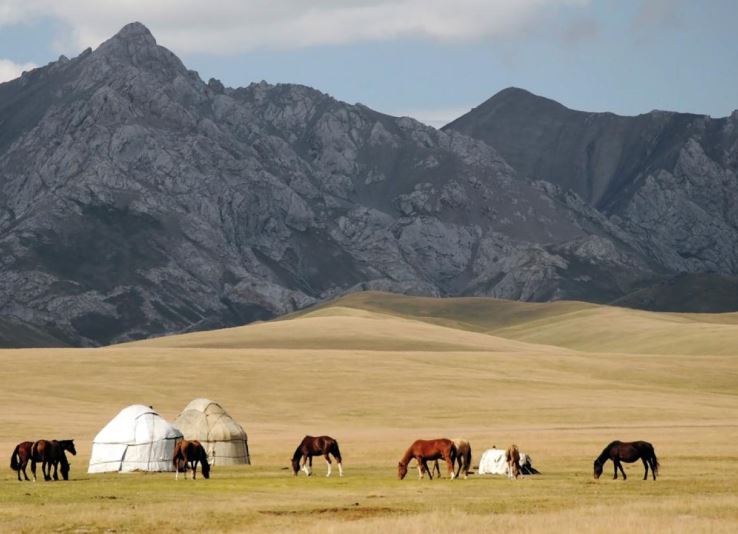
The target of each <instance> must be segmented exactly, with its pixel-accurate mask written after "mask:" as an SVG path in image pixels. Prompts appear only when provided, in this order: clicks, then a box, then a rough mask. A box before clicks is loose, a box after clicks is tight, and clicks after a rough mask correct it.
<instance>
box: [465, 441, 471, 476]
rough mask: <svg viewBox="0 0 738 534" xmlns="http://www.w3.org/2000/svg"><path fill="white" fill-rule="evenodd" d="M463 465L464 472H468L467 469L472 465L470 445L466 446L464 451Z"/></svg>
mask: <svg viewBox="0 0 738 534" xmlns="http://www.w3.org/2000/svg"><path fill="white" fill-rule="evenodd" d="M464 463H465V464H466V465H465V466H464V469H465V470H466V471H469V468H471V464H472V450H471V444H470V443H467V444H466V451H464Z"/></svg>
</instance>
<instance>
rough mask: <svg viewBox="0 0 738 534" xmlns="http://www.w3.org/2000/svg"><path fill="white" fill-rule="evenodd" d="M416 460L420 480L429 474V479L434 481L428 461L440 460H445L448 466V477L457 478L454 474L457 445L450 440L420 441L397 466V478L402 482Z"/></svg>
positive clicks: (412, 446)
mask: <svg viewBox="0 0 738 534" xmlns="http://www.w3.org/2000/svg"><path fill="white" fill-rule="evenodd" d="M413 458H415V461H416V462H417V463H418V478H419V479H422V478H423V474H424V473H428V478H430V479H431V480H433V473H432V472H431V470H430V469H428V460H438V459H440V458H443V459H444V460H446V465H447V466H448V476H449V478H451V480H453V479H454V478H456V473H454V462H455V461H456V445H454V442H453V441H451V440H450V439H431V440H425V439H419V440H416V441H414V442H413V444H412V445H410V447H409V448H408V449H407V450H406V451H405V454H404V456H403V457H402V459H401V460H400V463H398V464H397V477H398V478H399V479H400V480H402V479H403V478H405V475H407V465H408V464H409V463H410V461H411V460H412V459H413Z"/></svg>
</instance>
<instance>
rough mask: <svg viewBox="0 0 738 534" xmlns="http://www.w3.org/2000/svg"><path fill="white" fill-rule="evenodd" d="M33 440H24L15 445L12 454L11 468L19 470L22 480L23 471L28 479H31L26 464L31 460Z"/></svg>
mask: <svg viewBox="0 0 738 534" xmlns="http://www.w3.org/2000/svg"><path fill="white" fill-rule="evenodd" d="M32 448H33V441H23V442H21V443H19V444H18V445H16V446H15V449H14V450H13V454H11V455H10V468H11V469H12V470H13V471H17V472H18V481H20V480H21V471H23V477H24V478H25V479H26V480H30V479H29V478H28V475H27V474H26V466H27V465H28V462H30V461H31V449H32Z"/></svg>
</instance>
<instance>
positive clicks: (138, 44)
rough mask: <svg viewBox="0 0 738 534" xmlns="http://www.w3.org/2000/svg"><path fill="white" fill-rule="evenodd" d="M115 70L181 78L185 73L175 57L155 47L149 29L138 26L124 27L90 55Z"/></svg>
mask: <svg viewBox="0 0 738 534" xmlns="http://www.w3.org/2000/svg"><path fill="white" fill-rule="evenodd" d="M92 58H93V60H97V61H100V60H103V61H106V62H107V63H109V64H113V65H117V66H118V67H125V66H133V67H136V68H139V69H145V70H148V71H152V72H160V73H166V74H168V75H173V74H179V73H181V74H184V73H186V72H187V69H186V68H185V66H184V65H183V64H182V62H181V61H180V60H179V58H178V57H177V56H175V55H174V54H173V53H172V52H170V51H169V50H167V49H166V48H164V47H163V46H160V45H158V44H157V43H156V39H155V38H154V36H153V35H152V34H151V32H150V31H149V29H148V28H147V27H146V26H144V25H143V24H141V23H140V22H132V23H130V24H126V25H125V26H124V27H123V28H122V29H121V30H120V31H119V32H118V33H116V34H115V35H114V36H113V37H111V38H110V39H108V40H107V41H105V42H104V43H103V44H101V45H100V46H99V47H98V48H97V49H96V50H95V51H94V52H93V54H92Z"/></svg>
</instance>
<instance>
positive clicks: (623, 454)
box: [594, 441, 659, 480]
mask: <svg viewBox="0 0 738 534" xmlns="http://www.w3.org/2000/svg"><path fill="white" fill-rule="evenodd" d="M638 459H640V460H641V461H642V462H643V467H644V469H645V472H644V473H643V480H648V468H649V467H651V475H652V476H653V479H654V480H656V475H657V474H658V472H659V460H658V459H657V458H656V453H655V452H654V450H653V445H651V444H650V443H649V442H647V441H633V442H630V443H629V442H623V441H613V442H612V443H610V444H609V445H608V446H607V447H605V448H604V449H603V450H602V454H600V455H599V456H598V457H597V459H596V460H595V461H594V477H595V479H597V478H600V475H601V474H602V466H603V465H604V464H605V462H606V461H608V460H612V463H613V464H614V465H615V476H614V477H613V479H615V480H617V478H618V469H620V472H621V473H622V474H623V480H626V479H627V478H628V477H627V476H626V475H625V471H623V466H622V464H621V463H620V462H627V463H632V462H635V461H637V460H638Z"/></svg>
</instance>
